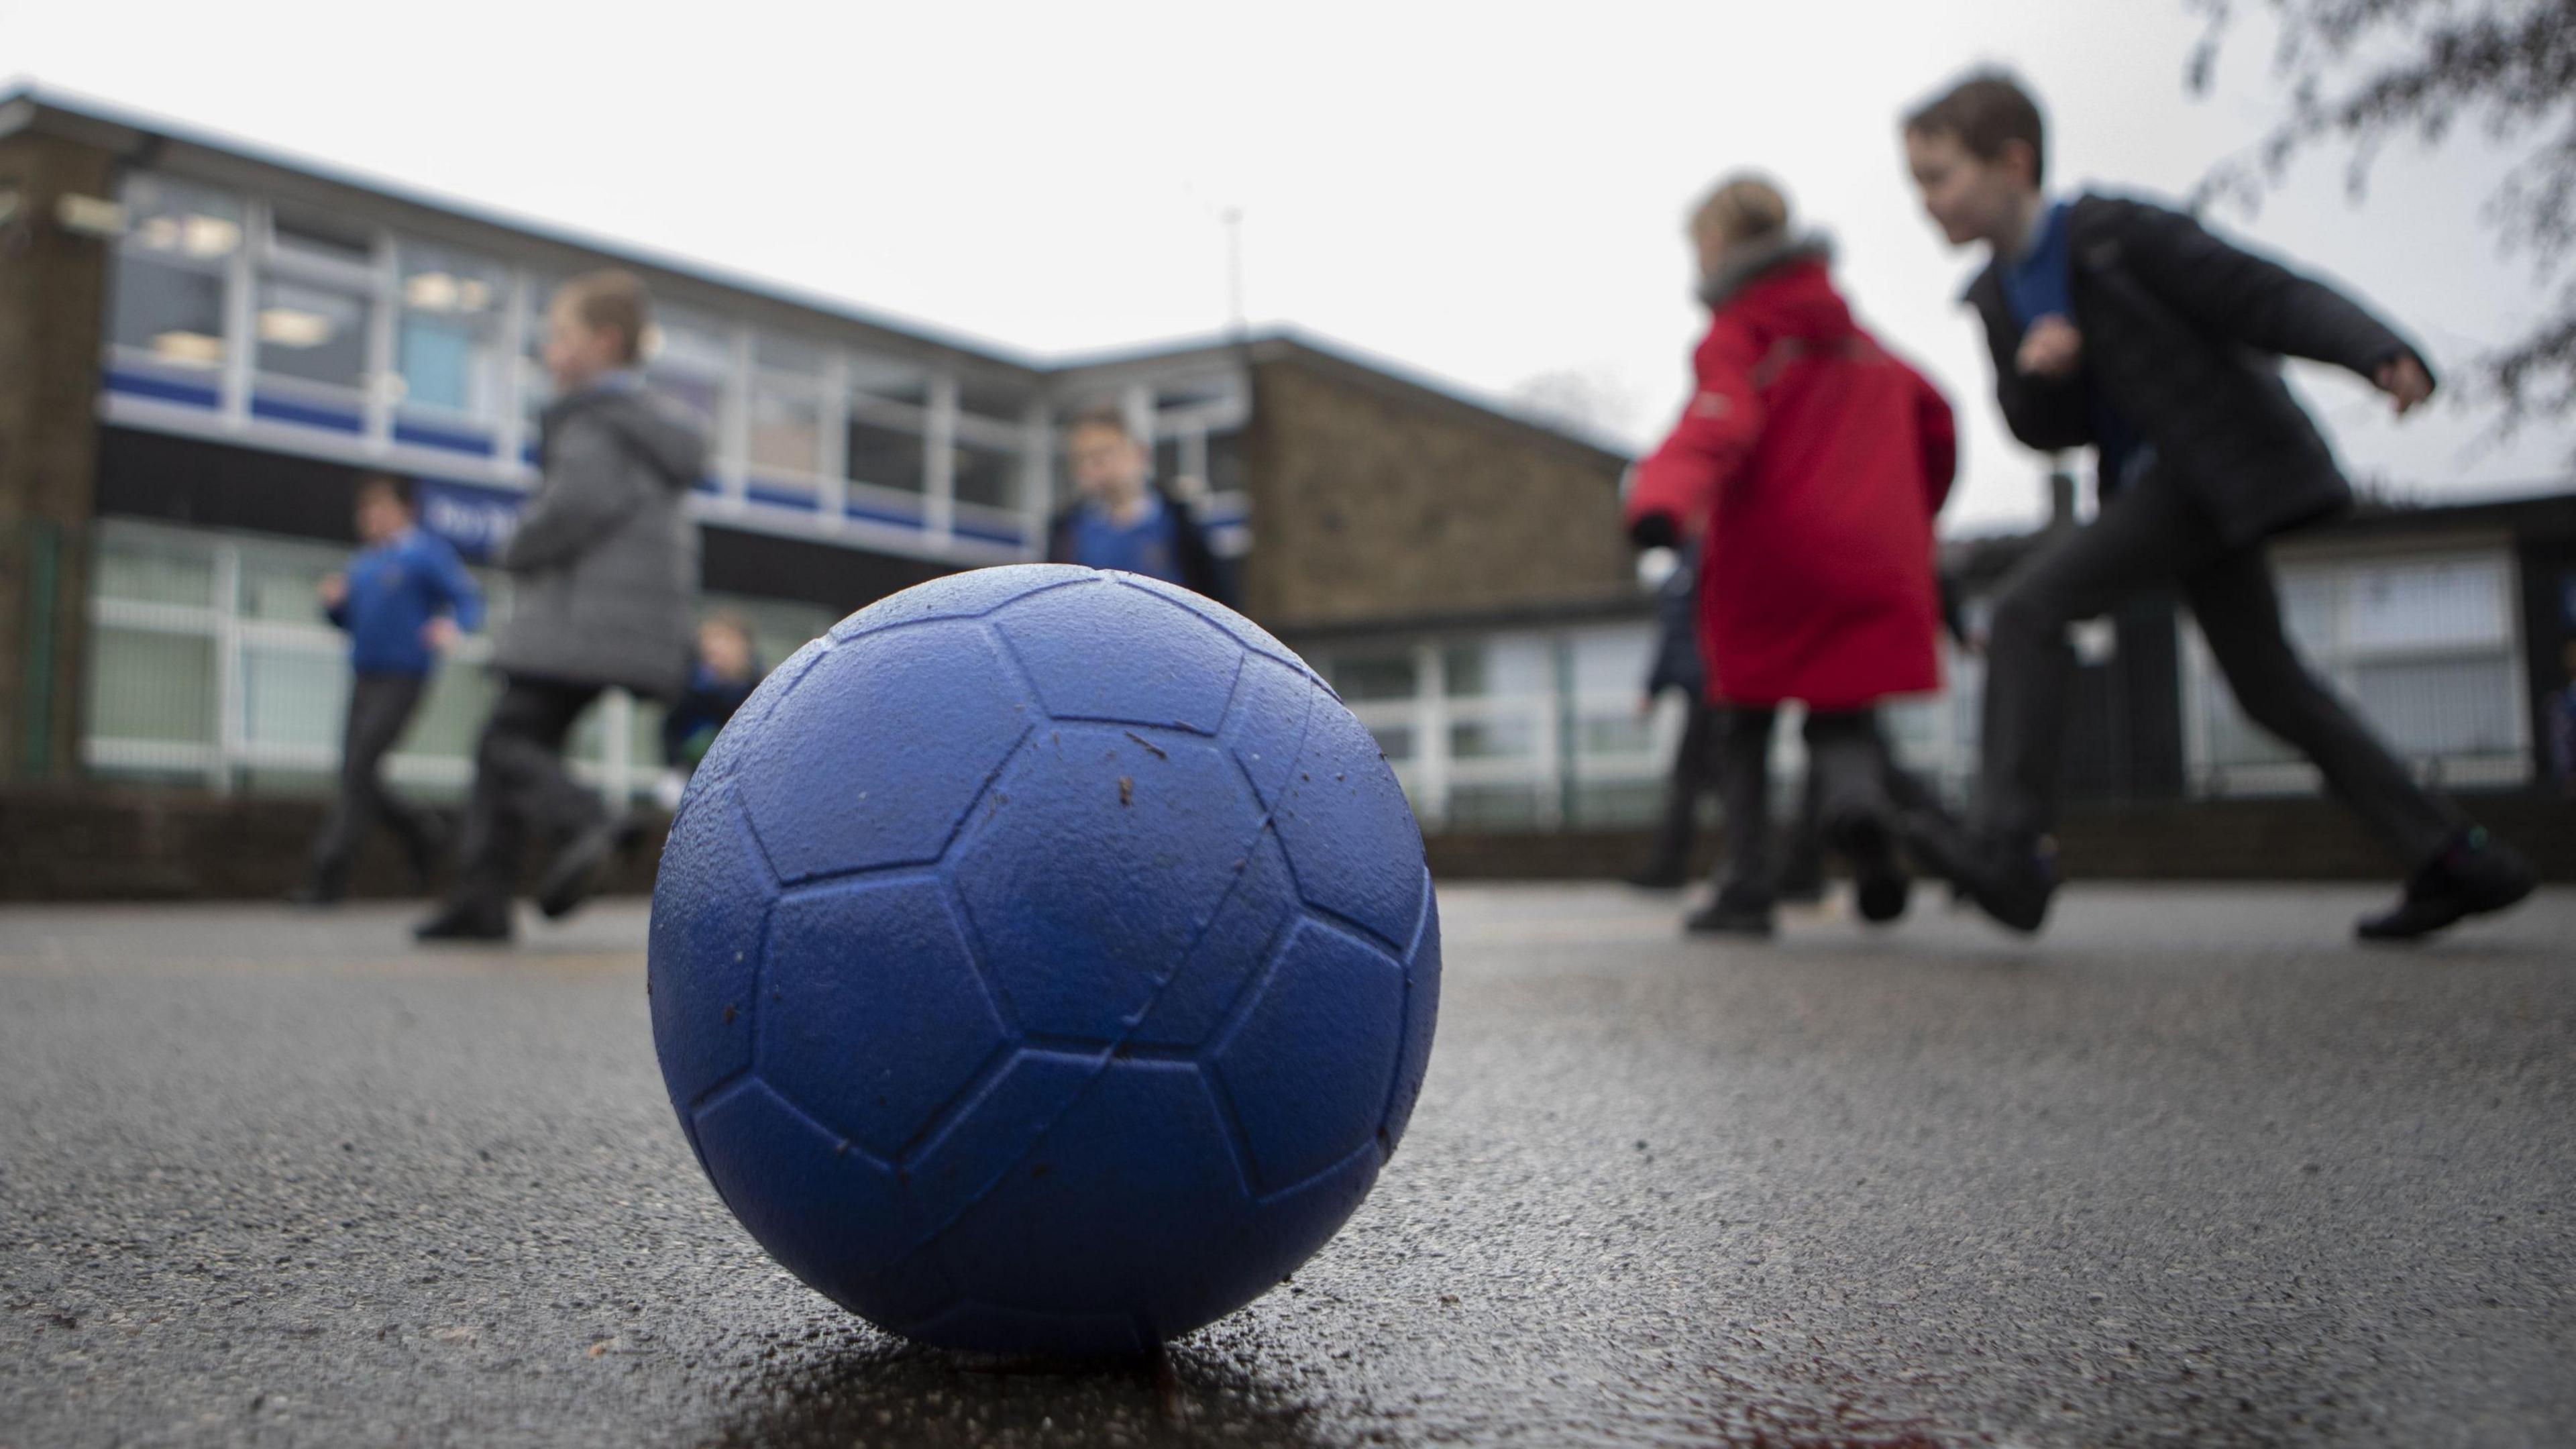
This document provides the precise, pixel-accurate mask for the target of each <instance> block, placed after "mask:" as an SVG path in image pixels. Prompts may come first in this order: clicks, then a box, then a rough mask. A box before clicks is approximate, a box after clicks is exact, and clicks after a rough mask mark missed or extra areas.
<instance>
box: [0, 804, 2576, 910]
mask: <svg viewBox="0 0 2576 1449" xmlns="http://www.w3.org/2000/svg"><path fill="white" fill-rule="evenodd" d="M2465 803H2466V804H2467V805H2468V807H2469V809H2470V813H2472V814H2473V815H2475V816H2476V817H2477V818H2478V819H2480V820H2482V821H2484V822H2486V824H2487V825H2488V826H2489V827H2490V828H2492V829H2493V830H2495V832H2496V833H2497V834H2498V835H2499V836H2502V837H2503V838H2505V839H2507V840H2509V841H2511V842H2513V844H2514V845H2515V846H2517V847H2518V848H2520V849H2521V850H2523V851H2524V852H2525V853H2527V854H2529V855H2530V856H2531V857H2532V858H2533V860H2534V861H2535V862H2536V863H2537V864H2538V865H2539V866H2540V868H2541V871H2542V873H2543V874H2544V875H2545V876H2547V877H2548V878H2549V879H2551V880H2553V881H2562V882H2576V804H2571V803H2570V802H2568V801H2566V800H2563V799H2560V798H2557V797H2555V796H2552V795H2549V794H2546V793H2543V792H2539V791H2533V792H2527V793H2517V794H2510V795H2485V796H2476V797H2471V798H2469V799H2468V800H2467V801H2466V802H2465ZM322 811H323V806H322V804H321V802H319V801H314V800H281V799H259V798H239V797H236V798H225V797H221V796H216V795H209V794H206V793H203V792H200V791H184V790H112V789H104V788H95V787H30V786H21V787H15V788H10V789H0V900H15V901H38V900H56V901H62V900H174V899H175V900H186V899H201V900H225V899H233V900H267V899H275V898H276V897H278V896H280V895H282V894H284V893H285V891H286V890H287V889H288V888H289V887H291V886H293V885H294V884H296V882H297V881H299V880H300V879H302V873H303V871H304V869H305V865H306V862H307V860H308V859H309V851H310V849H311V845H312V840H313V835H314V832H315V831H316V830H318V829H320V828H321V824H322ZM664 826H665V822H663V821H661V820H660V819H658V818H656V819H652V820H650V821H648V822H647V828H646V829H645V831H644V833H643V835H642V837H641V840H640V842H639V847H638V848H637V849H636V850H635V851H634V852H633V853H632V855H631V856H629V857H628V858H627V859H625V860H624V861H623V862H622V863H621V864H620V866H619V867H618V870H617V873H616V875H615V877H614V880H613V882H612V884H611V886H610V888H609V889H610V892H611V893H612V894H617V893H623V894H642V893H645V892H648V891H650V890H651V889H652V886H653V867H654V860H655V857H656V855H657V854H658V848H659V842H660V840H661V838H662V831H663V828H664ZM2059 843H2060V848H2061V850H2062V852H2063V859H2064V861H2065V864H2066V868H2067V872H2068V874H2069V875H2070V876H2071V877H2073V878H2075V879H2077V880H2084V879H2095V880H2290V879H2295V880H2372V881H2388V880H2393V879H2394V878H2395V877H2396V870H2395V867H2393V866H2392V865H2391V864H2390V863H2389V862H2388V860H2387V859H2386V858H2385V857H2383V856H2382V855H2380V853H2379V852H2378V850H2377V849H2376V848H2375V847H2374V846H2373V845H2372V844H2371V842H2370V840H2369V839H2368V837H2366V836H2364V835H2363V834H2362V833H2361V832H2360V831H2358V830H2356V829H2355V828H2354V827H2353V824H2352V818H2351V816H2350V815H2348V814H2347V813H2345V812H2344V811H2343V810H2342V809H2341V808H2340V807H2339V806H2335V805H2332V804H2329V803H2327V802H2325V801H2321V800H2228V801H2183V802H2157V803H2153V804H2147V805H2136V806H2126V807H2109V806H2098V807H2089V808H2079V809H2076V810H2073V811H2071V812H2070V814H2069V816H2068V819H2067V822H2066V828H2065V830H2064V831H2063V832H2062V833H2061V835H2060V837H2059ZM1713 844H1714V843H1713V841H1710V840H1707V839H1703V841H1702V843H1701V860H1700V868H1701V870H1702V872H1703V873H1705V871H1706V870H1707V868H1708V867H1709V865H1710V864H1711V863H1712V862H1713ZM1428 846H1429V850H1430V856H1431V870H1432V874H1433V875H1434V876H1436V877H1438V878H1440V879H1444V880H1586V879H1604V880H1606V879H1610V878H1613V877H1616V876H1619V875H1623V874H1625V873H1627V872H1628V871H1631V870H1634V869H1636V868H1637V866H1638V865H1639V864H1641V863H1642V862H1643V861H1644V860H1645V858H1646V853H1647V848H1648V838H1647V835H1646V834H1645V832H1643V831H1633V832H1632V831H1591V832H1578V833H1568V834H1560V835H1547V834H1536V833H1522V832H1499V831H1498V832H1490V833H1486V832H1474V831H1451V832H1446V833H1443V834H1439V835H1434V836H1432V837H1431V838H1430V840H1429V841H1428ZM535 865H536V863H534V862H532V863H531V869H532V870H533V869H534V868H535ZM353 887H354V892H355V893H356V894H358V895H362V896H401V895H408V894H411V893H412V891H411V887H410V884H409V882H408V879H407V877H406V875H405V873H404V872H403V870H402V868H401V864H400V861H399V860H398V858H397V856H396V853H395V851H394V849H393V846H392V842H391V841H390V840H388V839H385V838H381V837H380V838H378V839H375V840H372V841H369V842H368V847H367V849H366V851H365V852H364V853H363V854H362V855H361V856H360V859H359V863H358V870H357V874H356V878H355V880H354V882H353Z"/></svg>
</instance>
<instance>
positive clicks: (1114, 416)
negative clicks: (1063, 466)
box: [1064, 402, 1136, 443]
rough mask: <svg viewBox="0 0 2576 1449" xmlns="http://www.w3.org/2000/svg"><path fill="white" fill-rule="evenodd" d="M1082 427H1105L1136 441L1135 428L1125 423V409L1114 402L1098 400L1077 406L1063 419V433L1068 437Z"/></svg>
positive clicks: (1131, 440) (1130, 440)
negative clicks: (1070, 415) (1081, 406)
mask: <svg viewBox="0 0 2576 1449" xmlns="http://www.w3.org/2000/svg"><path fill="white" fill-rule="evenodd" d="M1084 428H1107V429H1109V430H1110V431H1111V432H1113V433H1116V434H1117V435H1118V436H1120V437H1122V438H1125V439H1126V440H1127V441H1129V442H1131V443H1132V442H1134V441H1136V430H1135V429H1134V428H1132V427H1129V426H1128V425H1127V410H1126V409H1125V408H1122V407H1120V406H1119V405H1118V404H1116V403H1114V402H1098V403H1093V404H1091V405H1089V406H1088V407H1083V408H1078V409H1076V410H1075V411H1074V414H1073V416H1072V417H1071V418H1068V419H1066V420H1065V425H1064V431H1065V435H1066V436H1068V437H1070V436H1072V435H1073V434H1075V433H1078V432H1080V431H1082V430H1083V429H1084Z"/></svg>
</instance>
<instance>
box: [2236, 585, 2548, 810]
mask: <svg viewBox="0 0 2576 1449" xmlns="http://www.w3.org/2000/svg"><path fill="white" fill-rule="evenodd" d="M2513 588H2514V582H2513V563H2512V560H2511V559H2510V558H2509V557H2507V556H2506V555H2505V554H2504V553H2503V552H2502V551H2500V550H2499V551H2496V552H2492V553H2483V554H2481V553H2462V554H2457V555H2453V556H2449V557H2439V558H2407V559H2386V560H2376V559H2353V560H2314V561H2295V560H2294V561H2285V562H2284V563H2283V564H2282V565H2281V603H2282V612H2283V614H2284V615H2285V616H2286V619H2287V622H2288V624H2289V629H2290V635H2291V638H2292V639H2293V640H2294V641H2295V642H2296V643H2297V645H2298V647H2299V652H2300V653H2301V655H2302V656H2304V658H2305V659H2306V661H2307V663H2308V666H2309V667H2310V668H2311V669H2312V670H2314V671H2315V672H2316V674H2317V675H2318V677H2319V678H2320V679H2321V680H2322V681H2323V682H2324V683H2325V684H2326V685H2327V687H2329V688H2331V689H2334V690H2336V691H2338V692H2339V693H2341V694H2342V695H2343V696H2344V697H2345V699H2346V700H2347V701H2349V702H2350V703H2351V704H2352V705H2353V706H2354V707H2355V708H2356V709H2357V710H2358V711H2359V712H2360V713H2361V715H2362V716H2363V718H2364V719H2365V720H2367V721H2368V722H2369V724H2370V726H2371V728H2373V729H2374V730H2376V731H2377V732H2378V733H2379V735H2380V736H2381V738H2383V739H2384V740H2386V741H2387V743H2388V745H2389V747H2390V748H2391V749H2393V750H2395V751H2396V753H2397V755H2398V757H2399V758H2401V759H2403V760H2405V761H2406V762H2407V763H2408V764H2409V765H2410V766H2411V767H2413V768H2414V769H2415V770H2416V771H2417V773H2419V774H2421V775H2423V776H2426V777H2428V778H2430V779H2434V780H2438V781H2445V782H2448V783H2451V784H2465V785H2504V784H2516V783H2519V782H2521V781H2522V780H2524V779H2525V778H2527V777H2528V775H2529V773H2530V764H2529V758H2528V742H2527V734H2528V725H2527V723H2526V717H2525V716H2526V711H2525V708H2524V700H2523V693H2524V681H2523V675H2522V670H2521V667H2520V664H2519V656H2518V654H2517V648H2518V646H2517V643H2516V639H2515V630H2514V623H2513ZM2186 637H2187V638H2188V639H2189V641H2190V644H2189V653H2188V661H2189V666H2188V670H2187V674H2186V700H2187V707H2188V709H2189V710H2190V714H2189V716H2188V722H2189V726H2190V728H2189V732H2188V736H2187V738H2188V745H2189V749H2190V751H2191V762H2192V767H2193V774H2194V777H2195V783H2196V784H2197V785H2198V786H2199V787H2200V788H2202V789H2204V790H2210V791H2216V792H2224V793H2238V792H2254V793H2262V792H2269V791H2279V790H2306V789H2311V788H2314V786H2315V783H2316V773H2315V771H2314V769H2313V768H2312V767H2310V766H2309V765H2308V764H2307V763H2306V762H2305V761H2304V760H2303V759H2301V758H2300V756H2299V755H2298V753H2297V752H2296V751H2294V750H2292V749H2291V748H2290V747H2289V746H2288V745H2286V744H2284V743H2282V742H2281V741H2280V740H2278V739H2276V738H2274V737H2273V736H2271V735H2270V734H2267V733H2265V732H2264V731H2263V730H2261V729H2260V728H2258V727H2257V726H2256V725H2255V724H2254V723H2253V722H2252V721H2251V720H2249V719H2247V718H2246V717H2245V715H2244V713H2243V711H2242V710H2240V709H2239V708H2238V707H2237V704H2236V699H2235V696H2234V694H2233V693H2232V692H2231V691H2230V690H2229V689H2228V688H2227V685H2226V683H2225V680H2224V677H2223V675H2222V674H2221V673H2220V671H2219V669H2218V667H2217V662H2216V660H2215V659H2214V658H2213V657H2212V656H2211V654H2210V652H2209V646H2208V644H2207V642H2206V641H2205V640H2204V639H2203V638H2202V637H2201V635H2200V632H2199V630H2198V628H2197V627H2195V628H2193V629H2192V630H2191V631H2190V632H2189V634H2188V635H2187V636H2186Z"/></svg>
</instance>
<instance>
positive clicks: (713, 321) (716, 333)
mask: <svg viewBox="0 0 2576 1449" xmlns="http://www.w3.org/2000/svg"><path fill="white" fill-rule="evenodd" d="M647 342H648V346H647V348H646V352H647V354H648V355H647V357H646V360H645V364H644V373H645V376H646V377H648V378H650V379H651V380H652V383H653V386H654V387H655V388H656V389H658V390H660V391H661V392H662V393H664V394H666V395H668V396H670V397H673V398H676V399H678V400H679V401H680V402H681V403H682V404H684V405H685V406H687V408H688V409H689V411H691V412H692V413H695V414H696V415H697V418H698V421H699V423H700V425H702V426H704V427H706V428H709V429H713V428H715V427H717V426H718V425H719V424H720V423H721V422H722V420H723V418H724V415H725V408H724V395H725V383H726V380H727V379H729V378H731V377H732V376H733V375H734V369H733V330H732V329H731V328H729V327H727V326H726V325H725V324H724V322H723V321H722V320H721V319H719V318H717V317H714V316H712V315H710V314H708V313H705V312H701V311H699V310H697V309H696V308H694V307H688V306H681V305H676V304H672V303H666V302H662V301H659V300H656V301H655V303H654V305H653V330H652V334H651V336H650V337H649V338H648V339H647Z"/></svg>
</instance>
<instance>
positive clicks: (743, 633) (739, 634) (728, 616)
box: [698, 609, 760, 646]
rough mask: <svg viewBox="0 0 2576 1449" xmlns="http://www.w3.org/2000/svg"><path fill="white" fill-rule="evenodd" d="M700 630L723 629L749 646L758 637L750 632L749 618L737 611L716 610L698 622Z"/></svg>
mask: <svg viewBox="0 0 2576 1449" xmlns="http://www.w3.org/2000/svg"><path fill="white" fill-rule="evenodd" d="M698 627H699V628H701V629H723V630H726V631H728V632H730V633H731V634H732V635H733V636H734V637H735V638H737V639H740V640H741V641H742V642H743V643H744V645H745V646H749V645H750V644H751V643H752V642H753V641H755V640H756V639H758V638H759V637H760V636H759V635H757V634H756V633H754V632H753V631H752V627H751V618H750V616H749V615H747V614H744V613H743V612H742V611H740V610H738V609H718V610H716V611H715V612H714V613H712V614H709V615H707V616H706V617H705V618H703V619H700V620H699V621H698Z"/></svg>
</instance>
